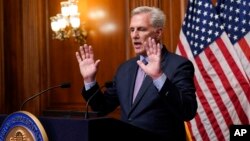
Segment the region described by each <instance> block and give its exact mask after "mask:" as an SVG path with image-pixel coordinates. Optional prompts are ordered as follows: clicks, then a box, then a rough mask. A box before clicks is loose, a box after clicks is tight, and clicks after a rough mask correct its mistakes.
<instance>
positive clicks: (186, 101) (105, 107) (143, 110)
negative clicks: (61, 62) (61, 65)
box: [76, 6, 197, 141]
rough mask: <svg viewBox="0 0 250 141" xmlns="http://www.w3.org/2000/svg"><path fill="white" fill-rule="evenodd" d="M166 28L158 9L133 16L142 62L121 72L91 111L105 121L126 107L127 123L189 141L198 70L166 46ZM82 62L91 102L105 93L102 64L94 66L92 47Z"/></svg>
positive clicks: (138, 58)
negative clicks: (187, 129) (101, 82)
mask: <svg viewBox="0 0 250 141" xmlns="http://www.w3.org/2000/svg"><path fill="white" fill-rule="evenodd" d="M164 23H165V15H164V13H163V12H162V11H161V10H160V9H158V8H154V7H147V6H142V7H138V8H135V9H134V10H133V11H132V14H131V21H130V36H131V39H132V44H133V47H134V51H135V53H136V55H137V56H136V57H135V58H132V59H130V60H128V61H126V62H124V63H123V64H121V65H120V66H119V68H118V69H117V72H116V74H115V76H114V79H113V82H114V85H113V86H112V87H110V88H108V89H107V90H106V91H105V92H104V93H102V91H99V93H97V94H96V95H95V96H94V97H93V99H91V102H90V106H91V108H92V109H93V110H94V111H98V112H99V113H101V114H102V115H106V114H108V113H110V112H112V111H113V110H115V109H116V108H117V107H118V106H120V109H121V120H122V121H125V122H127V123H130V124H132V125H134V126H137V127H140V128H142V129H145V130H148V131H151V132H153V133H156V134H157V135H159V137H162V139H163V140H174V141H183V140H186V136H185V127H184V121H188V120H191V119H192V118H194V116H195V114H196V110H197V101H196V95H195V86H194V82H193V77H194V67H193V64H192V63H191V62H190V61H189V60H187V59H185V58H183V57H181V56H178V55H176V54H174V53H170V52H168V51H167V49H166V48H165V46H164V45H163V44H162V43H161V36H162V32H163V27H164ZM76 58H77V60H78V63H79V67H80V72H81V75H82V77H83V79H84V88H83V96H84V98H85V99H86V100H88V99H89V98H90V97H91V95H92V94H93V93H94V92H95V91H97V90H98V89H99V85H98V83H97V82H96V80H95V76H96V73H97V68H98V64H99V62H100V60H94V53H93V50H92V47H91V46H89V45H86V44H85V45H84V46H82V47H80V49H79V52H76ZM144 61H145V62H146V63H143V62H144ZM139 71H141V72H142V73H144V74H142V76H144V77H143V79H142V81H143V82H141V83H142V84H141V86H137V85H138V83H137V81H139V79H138V80H137V77H139ZM141 72H140V74H141ZM137 87H138V88H139V89H138V92H135V90H136V89H137Z"/></svg>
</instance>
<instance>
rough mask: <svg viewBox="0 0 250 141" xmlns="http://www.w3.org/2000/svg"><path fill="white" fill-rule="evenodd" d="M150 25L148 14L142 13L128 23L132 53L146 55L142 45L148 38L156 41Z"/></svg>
mask: <svg viewBox="0 0 250 141" xmlns="http://www.w3.org/2000/svg"><path fill="white" fill-rule="evenodd" d="M156 31H157V29H155V28H154V27H153V26H152V25H151V23H150V14H148V13H142V14H137V15H134V16H133V17H132V18H131V21H130V37H131V40H132V45H133V47H134V51H135V53H136V54H137V55H146V50H145V48H144V46H143V43H144V42H145V41H147V39H148V37H152V38H154V39H157V40H158V35H159V34H157V33H159V32H156Z"/></svg>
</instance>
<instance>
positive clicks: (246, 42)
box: [234, 32, 250, 81]
mask: <svg viewBox="0 0 250 141" xmlns="http://www.w3.org/2000/svg"><path fill="white" fill-rule="evenodd" d="M234 48H235V51H236V52H237V54H238V57H239V59H240V61H241V64H242V67H243V69H244V71H245V73H246V76H247V78H248V81H250V32H249V33H248V34H246V35H245V36H244V37H243V38H241V39H240V40H239V41H238V42H236V43H235V45H234Z"/></svg>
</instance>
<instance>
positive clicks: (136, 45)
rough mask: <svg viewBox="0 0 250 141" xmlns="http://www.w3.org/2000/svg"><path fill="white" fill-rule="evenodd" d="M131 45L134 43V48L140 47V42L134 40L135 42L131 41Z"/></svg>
mask: <svg viewBox="0 0 250 141" xmlns="http://www.w3.org/2000/svg"><path fill="white" fill-rule="evenodd" d="M133 45H134V47H135V49H140V48H141V45H142V43H141V42H136V41H135V42H133Z"/></svg>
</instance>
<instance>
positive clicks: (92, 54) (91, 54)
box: [89, 46, 94, 59]
mask: <svg viewBox="0 0 250 141" xmlns="http://www.w3.org/2000/svg"><path fill="white" fill-rule="evenodd" d="M89 57H90V58H92V59H94V51H93V48H92V46H89Z"/></svg>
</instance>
